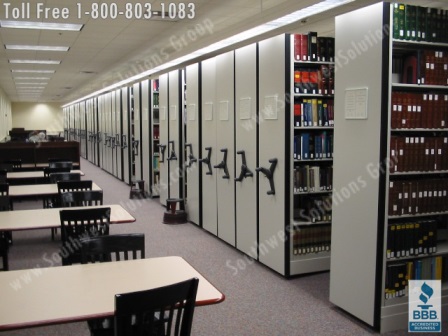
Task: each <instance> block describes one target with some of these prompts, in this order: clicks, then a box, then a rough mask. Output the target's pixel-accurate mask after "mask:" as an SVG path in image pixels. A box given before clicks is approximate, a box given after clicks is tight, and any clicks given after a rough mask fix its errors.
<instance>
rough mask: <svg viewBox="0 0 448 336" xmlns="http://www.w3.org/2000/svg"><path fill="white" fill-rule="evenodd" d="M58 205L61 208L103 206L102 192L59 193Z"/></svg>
mask: <svg viewBox="0 0 448 336" xmlns="http://www.w3.org/2000/svg"><path fill="white" fill-rule="evenodd" d="M59 202H60V205H61V207H63V208H66V207H77V206H89V205H103V191H102V190H83V191H67V192H61V193H60V200H59Z"/></svg>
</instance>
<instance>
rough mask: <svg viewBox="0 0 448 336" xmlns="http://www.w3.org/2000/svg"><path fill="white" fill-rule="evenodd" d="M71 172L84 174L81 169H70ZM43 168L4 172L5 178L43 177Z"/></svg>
mask: <svg viewBox="0 0 448 336" xmlns="http://www.w3.org/2000/svg"><path fill="white" fill-rule="evenodd" d="M70 172H71V173H79V174H81V176H84V173H83V172H82V171H81V170H72V171H70ZM44 177H45V175H44V171H43V170H32V171H21V172H8V173H7V174H6V178H7V179H26V178H44Z"/></svg>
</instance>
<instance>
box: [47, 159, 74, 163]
mask: <svg viewBox="0 0 448 336" xmlns="http://www.w3.org/2000/svg"><path fill="white" fill-rule="evenodd" d="M70 161H71V160H70V159H67V158H48V163H50V162H70Z"/></svg>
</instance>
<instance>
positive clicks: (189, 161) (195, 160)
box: [185, 143, 198, 168]
mask: <svg viewBox="0 0 448 336" xmlns="http://www.w3.org/2000/svg"><path fill="white" fill-rule="evenodd" d="M185 148H190V154H188V164H187V167H188V168H190V167H191V165H192V164H193V163H194V162H197V161H198V160H197V159H196V158H195V157H194V155H193V145H192V144H191V143H189V144H185Z"/></svg>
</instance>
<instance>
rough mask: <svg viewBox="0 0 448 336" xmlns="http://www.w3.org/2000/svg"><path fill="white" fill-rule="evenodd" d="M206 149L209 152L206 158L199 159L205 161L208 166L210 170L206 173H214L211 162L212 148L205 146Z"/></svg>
mask: <svg viewBox="0 0 448 336" xmlns="http://www.w3.org/2000/svg"><path fill="white" fill-rule="evenodd" d="M205 150H206V151H207V152H208V153H207V157H206V158H205V159H199V162H202V163H205V164H206V165H207V166H208V172H206V173H205V175H213V171H212V165H211V164H210V158H211V156H212V148H211V147H205Z"/></svg>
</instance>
